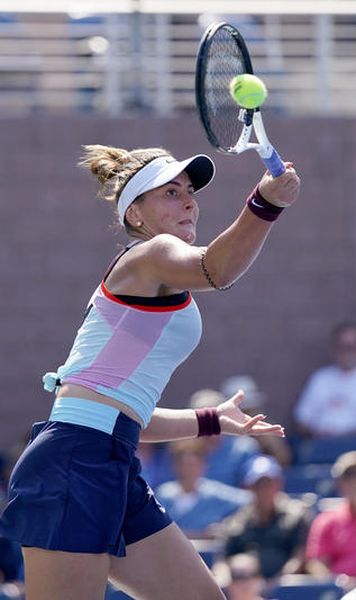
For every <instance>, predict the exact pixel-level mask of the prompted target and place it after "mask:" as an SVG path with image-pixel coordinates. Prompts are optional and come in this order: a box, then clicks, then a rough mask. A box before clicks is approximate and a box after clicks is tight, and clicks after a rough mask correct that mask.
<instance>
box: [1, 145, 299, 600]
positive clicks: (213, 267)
mask: <svg viewBox="0 0 356 600" xmlns="http://www.w3.org/2000/svg"><path fill="white" fill-rule="evenodd" d="M81 164H82V165H83V166H85V167H88V168H90V170H91V171H92V173H94V174H95V175H96V176H97V178H98V180H99V182H100V183H101V184H102V186H103V187H102V191H103V194H104V196H105V197H106V198H107V199H109V200H111V201H112V202H113V203H114V204H116V205H117V211H118V217H119V221H120V223H121V224H122V225H123V226H124V227H125V228H126V230H127V232H128V233H129V235H130V237H131V243H130V244H129V245H128V246H127V248H126V249H125V250H124V252H123V253H121V255H120V256H119V257H117V259H116V260H115V261H114V263H113V264H112V265H111V266H110V268H109V270H108V272H107V273H106V275H105V277H104V280H103V281H102V283H101V285H100V286H99V287H98V289H97V290H96V292H95V293H94V295H93V297H92V299H91V301H90V303H89V305H88V309H87V312H86V315H85V319H84V321H83V324H82V326H81V328H80V329H79V331H78V334H77V336H76V338H75V341H74V345H73V347H72V349H71V351H70V354H69V356H68V359H67V361H66V363H65V364H64V365H63V366H61V367H60V368H59V369H58V371H57V373H54V374H46V376H45V377H44V383H45V387H46V389H49V390H51V389H52V390H55V391H56V399H55V402H54V406H53V409H52V412H51V414H50V417H49V421H48V422H46V423H42V424H37V425H35V426H34V431H33V436H32V441H31V443H30V444H29V446H28V447H27V449H26V450H25V452H24V453H23V455H22V457H21V458H20V460H19V461H18V463H17V465H16V466H15V469H14V471H13V474H12V478H11V482H10V499H9V504H8V507H7V509H6V510H5V513H4V515H3V518H2V526H3V529H4V530H5V531H6V532H7V534H8V535H9V536H11V537H13V538H14V539H16V540H18V541H19V542H20V543H21V544H22V546H23V549H24V559H25V574H26V586H27V588H26V598H27V600H60V599H61V600H64V599H65V600H72V599H73V600H74V599H75V600H99V599H100V598H103V595H104V589H105V586H106V582H107V579H108V577H110V579H111V580H112V581H114V582H117V583H118V585H119V586H120V587H121V589H123V590H124V591H126V592H127V593H128V594H130V595H132V596H134V597H135V598H140V599H146V600H158V599H160V600H175V599H178V598H179V599H180V600H181V599H182V598H184V600H193V599H204V600H208V599H209V600H215V599H216V600H218V599H221V598H223V597H224V596H223V594H222V592H221V591H220V589H219V588H218V586H217V584H216V583H215V581H214V579H213V577H212V575H211V574H210V572H209V571H208V570H207V568H206V567H205V565H204V564H203V563H202V561H201V560H200V558H199V556H198V555H197V554H196V553H195V551H194V549H193V548H192V546H191V544H190V542H189V541H188V540H187V539H186V538H185V536H184V535H183V534H182V533H181V532H180V531H179V529H178V528H177V526H176V525H175V524H174V523H172V522H171V519H170V518H169V516H168V515H167V514H166V513H165V511H164V509H163V507H161V506H160V505H159V503H158V502H157V501H156V500H155V498H154V497H153V494H152V492H151V490H150V489H149V488H148V486H147V484H146V483H145V482H144V480H143V479H142V478H141V477H140V475H139V461H138V460H137V459H136V458H135V457H134V451H135V447H136V445H137V442H138V439H139V438H140V440H141V441H145V442H158V441H167V440H176V439H182V438H194V437H196V436H199V435H213V434H219V433H220V432H221V433H225V434H232V435H238V434H246V433H247V434H252V435H260V434H261V435H262V434H271V433H273V434H275V435H277V436H283V429H282V427H281V426H280V425H270V424H268V423H266V422H265V421H264V416H263V415H257V416H255V417H253V418H249V417H247V416H245V415H244V414H243V413H242V412H241V411H240V409H239V407H238V406H239V403H240V402H241V400H242V397H243V393H241V392H240V393H239V394H237V395H236V396H235V397H233V398H232V399H230V400H228V401H227V402H225V403H223V404H222V405H221V406H219V407H218V408H217V409H200V410H198V411H194V410H192V409H187V410H169V409H163V408H155V405H156V403H157V401H158V400H159V397H160V395H161V392H162V390H163V389H164V387H165V385H166V383H167V381H168V380H169V378H170V376H171V374H172V373H173V371H174V370H175V369H176V367H177V366H178V365H179V364H180V363H181V362H183V361H184V360H185V359H186V357H187V356H188V355H189V354H190V353H191V352H192V350H193V349H194V347H195V346H196V345H197V343H198V341H199V337H200V330H201V322H200V316H199V312H198V309H197V306H196V304H195V302H194V300H193V299H192V297H191V295H190V291H189V292H188V291H185V290H194V291H195V290H199V291H208V290H212V289H219V290H220V289H226V288H228V287H230V286H231V285H232V283H233V282H234V281H235V280H236V279H238V278H239V277H240V276H241V275H242V274H243V273H244V272H245V271H246V269H247V268H248V267H249V266H250V264H251V263H252V262H253V260H254V259H255V257H256V256H257V254H258V253H259V251H260V249H261V247H262V245H263V242H264V241H265V239H266V237H267V235H268V233H269V231H270V229H271V226H272V222H273V220H275V219H276V218H277V216H278V215H279V214H280V212H281V211H282V210H283V207H284V206H287V205H289V204H292V202H293V201H294V200H295V199H296V197H297V195H298V190H299V179H298V177H297V175H296V173H295V171H294V169H293V167H292V165H291V163H286V172H285V174H283V175H282V176H281V177H279V178H278V179H272V177H271V176H270V175H269V174H268V173H267V174H265V175H264V176H263V178H262V179H261V181H260V183H259V186H258V188H256V190H255V191H254V192H253V194H252V195H251V197H250V198H249V200H248V204H247V206H246V208H244V209H243V211H242V213H241V215H240V216H239V217H238V219H236V221H234V222H233V223H232V224H231V226H230V227H229V228H228V229H227V230H226V231H223V232H222V233H221V234H220V235H219V236H218V237H217V238H216V239H214V240H213V241H212V242H211V244H209V246H208V247H207V248H201V247H196V246H193V243H194V240H195V232H196V224H197V220H198V214H199V208H198V205H197V202H196V200H195V192H197V191H198V190H200V189H202V188H203V187H205V186H206V185H208V184H209V183H210V181H211V180H212V178H213V176H214V170H215V168H214V164H213V162H212V161H211V160H210V158H208V157H207V156H205V155H198V156H195V157H191V158H188V159H186V160H185V161H182V162H179V161H177V160H175V159H174V158H173V157H172V156H171V155H170V154H169V152H167V151H166V150H163V149H157V148H149V149H137V150H134V151H131V152H128V151H126V150H123V149H117V148H110V147H105V146H87V147H85V155H84V157H83V161H82V163H81Z"/></svg>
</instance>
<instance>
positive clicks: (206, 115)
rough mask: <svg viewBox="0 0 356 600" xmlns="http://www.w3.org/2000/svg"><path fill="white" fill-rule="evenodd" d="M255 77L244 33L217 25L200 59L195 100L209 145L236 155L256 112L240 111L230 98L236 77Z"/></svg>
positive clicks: (204, 41)
mask: <svg viewBox="0 0 356 600" xmlns="http://www.w3.org/2000/svg"><path fill="white" fill-rule="evenodd" d="M244 73H250V74H253V69H252V63H251V58H250V55H249V52H248V49H247V46H246V44H245V41H244V39H243V37H242V35H241V34H240V32H239V31H238V30H237V29H236V27H234V26H233V25H230V24H228V23H225V22H223V23H215V24H212V25H210V26H209V27H208V29H207V30H206V32H205V33H204V35H203V37H202V39H201V42H200V46H199V50H198V55H197V62H196V70H195V97H196V105H197V109H198V114H199V116H200V120H201V122H202V124H203V127H204V129H205V131H206V135H207V137H208V140H209V142H210V143H211V144H212V145H213V146H214V147H215V148H216V149H217V150H219V151H220V152H228V153H230V152H233V147H234V146H235V144H236V142H237V140H238V139H239V137H240V133H241V131H242V128H243V126H244V124H249V123H250V122H252V117H253V113H254V110H253V109H249V110H246V111H245V123H243V122H241V121H239V113H240V108H239V106H238V105H237V104H236V102H235V101H234V100H233V98H232V97H231V94H230V89H229V86H230V81H231V79H232V78H233V77H235V76H236V75H242V74H244Z"/></svg>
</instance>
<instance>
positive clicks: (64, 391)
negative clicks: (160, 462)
mask: <svg viewBox="0 0 356 600" xmlns="http://www.w3.org/2000/svg"><path fill="white" fill-rule="evenodd" d="M57 398H82V399H83V400H92V401H93V402H99V403H101V404H106V405H107V406H113V407H114V408H117V409H118V410H119V411H120V412H122V413H124V414H125V415H127V416H128V417H130V419H133V420H134V421H136V422H137V423H139V425H141V427H142V422H141V421H140V419H139V417H138V416H137V414H136V413H135V412H134V411H133V410H131V408H130V407H129V406H126V404H123V403H122V402H120V401H119V400H114V399H113V398H109V396H104V394H99V393H98V392H95V391H94V390H91V389H89V388H87V387H84V386H83V385H76V384H74V383H64V384H63V385H61V387H60V388H59V391H58V393H57Z"/></svg>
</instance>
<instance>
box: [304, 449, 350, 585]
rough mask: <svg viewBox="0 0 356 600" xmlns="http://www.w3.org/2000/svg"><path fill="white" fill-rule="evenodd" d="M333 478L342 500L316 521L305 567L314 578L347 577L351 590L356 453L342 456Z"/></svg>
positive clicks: (313, 525) (308, 545)
mask: <svg viewBox="0 0 356 600" xmlns="http://www.w3.org/2000/svg"><path fill="white" fill-rule="evenodd" d="M331 474H332V476H333V478H334V479H335V481H336V485H337V487H338V489H339V491H340V493H341V495H342V497H343V500H341V501H340V503H338V505H337V507H336V508H335V509H333V510H325V511H323V512H321V513H320V514H318V515H317V516H316V517H315V519H314V521H313V523H312V525H311V528H310V531H309V535H308V540H307V547H306V557H307V564H306V566H307V570H308V572H309V573H310V574H311V575H314V576H319V577H320V576H325V577H330V575H346V576H347V577H348V578H349V579H348V581H347V586H348V588H351V587H354V586H355V585H356V552H355V540H356V452H355V451H354V452H345V453H344V454H341V455H340V456H339V458H338V459H337V460H336V462H335V463H334V465H333V467H332V470H331Z"/></svg>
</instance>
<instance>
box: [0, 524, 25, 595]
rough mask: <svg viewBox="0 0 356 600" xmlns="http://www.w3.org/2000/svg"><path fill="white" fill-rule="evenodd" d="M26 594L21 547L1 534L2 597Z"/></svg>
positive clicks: (0, 592) (0, 579) (0, 587)
mask: <svg viewBox="0 0 356 600" xmlns="http://www.w3.org/2000/svg"><path fill="white" fill-rule="evenodd" d="M23 594H24V584H23V560H22V552H21V547H20V545H19V544H17V543H16V542H13V541H11V540H9V539H7V538H5V537H3V536H2V535H0V597H1V599H2V598H4V600H5V598H9V599H10V598H14V599H15V598H16V599H17V598H18V599H20V598H21V599H22V598H23Z"/></svg>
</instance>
